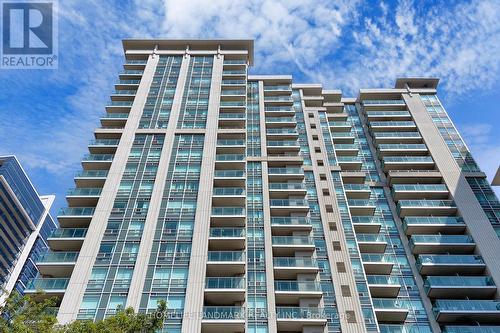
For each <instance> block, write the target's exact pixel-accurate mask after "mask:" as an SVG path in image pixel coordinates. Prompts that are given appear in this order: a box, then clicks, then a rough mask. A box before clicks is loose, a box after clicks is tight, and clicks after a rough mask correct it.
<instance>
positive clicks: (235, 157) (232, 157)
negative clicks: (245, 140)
mask: <svg viewBox="0 0 500 333" xmlns="http://www.w3.org/2000/svg"><path fill="white" fill-rule="evenodd" d="M215 160H216V161H220V162H223V161H244V160H245V155H243V154H217V155H215Z"/></svg>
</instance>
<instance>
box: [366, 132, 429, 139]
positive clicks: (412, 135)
mask: <svg viewBox="0 0 500 333" xmlns="http://www.w3.org/2000/svg"><path fill="white" fill-rule="evenodd" d="M373 134H374V136H375V139H378V138H421V137H422V136H421V135H420V133H418V132H373Z"/></svg>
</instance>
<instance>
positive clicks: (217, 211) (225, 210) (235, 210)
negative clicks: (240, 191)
mask: <svg viewBox="0 0 500 333" xmlns="http://www.w3.org/2000/svg"><path fill="white" fill-rule="evenodd" d="M212 215H228V216H232V215H245V209H244V208H243V207H212Z"/></svg>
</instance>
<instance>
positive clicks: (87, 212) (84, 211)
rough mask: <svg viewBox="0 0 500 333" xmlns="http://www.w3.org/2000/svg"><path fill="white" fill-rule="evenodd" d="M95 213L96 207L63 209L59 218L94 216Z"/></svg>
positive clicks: (58, 214)
mask: <svg viewBox="0 0 500 333" xmlns="http://www.w3.org/2000/svg"><path fill="white" fill-rule="evenodd" d="M94 211H95V208H94V207H63V208H61V209H60V210H59V212H58V213H57V216H92V215H94Z"/></svg>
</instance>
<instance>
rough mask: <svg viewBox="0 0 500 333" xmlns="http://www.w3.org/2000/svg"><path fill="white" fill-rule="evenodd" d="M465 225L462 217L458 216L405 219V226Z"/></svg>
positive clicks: (407, 217)
mask: <svg viewBox="0 0 500 333" xmlns="http://www.w3.org/2000/svg"><path fill="white" fill-rule="evenodd" d="M415 224H418V225H433V224H435V225H450V226H453V225H463V224H464V221H463V219H462V218H461V217H456V216H406V217H405V218H403V225H404V226H405V227H408V226H409V225H415Z"/></svg>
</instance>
